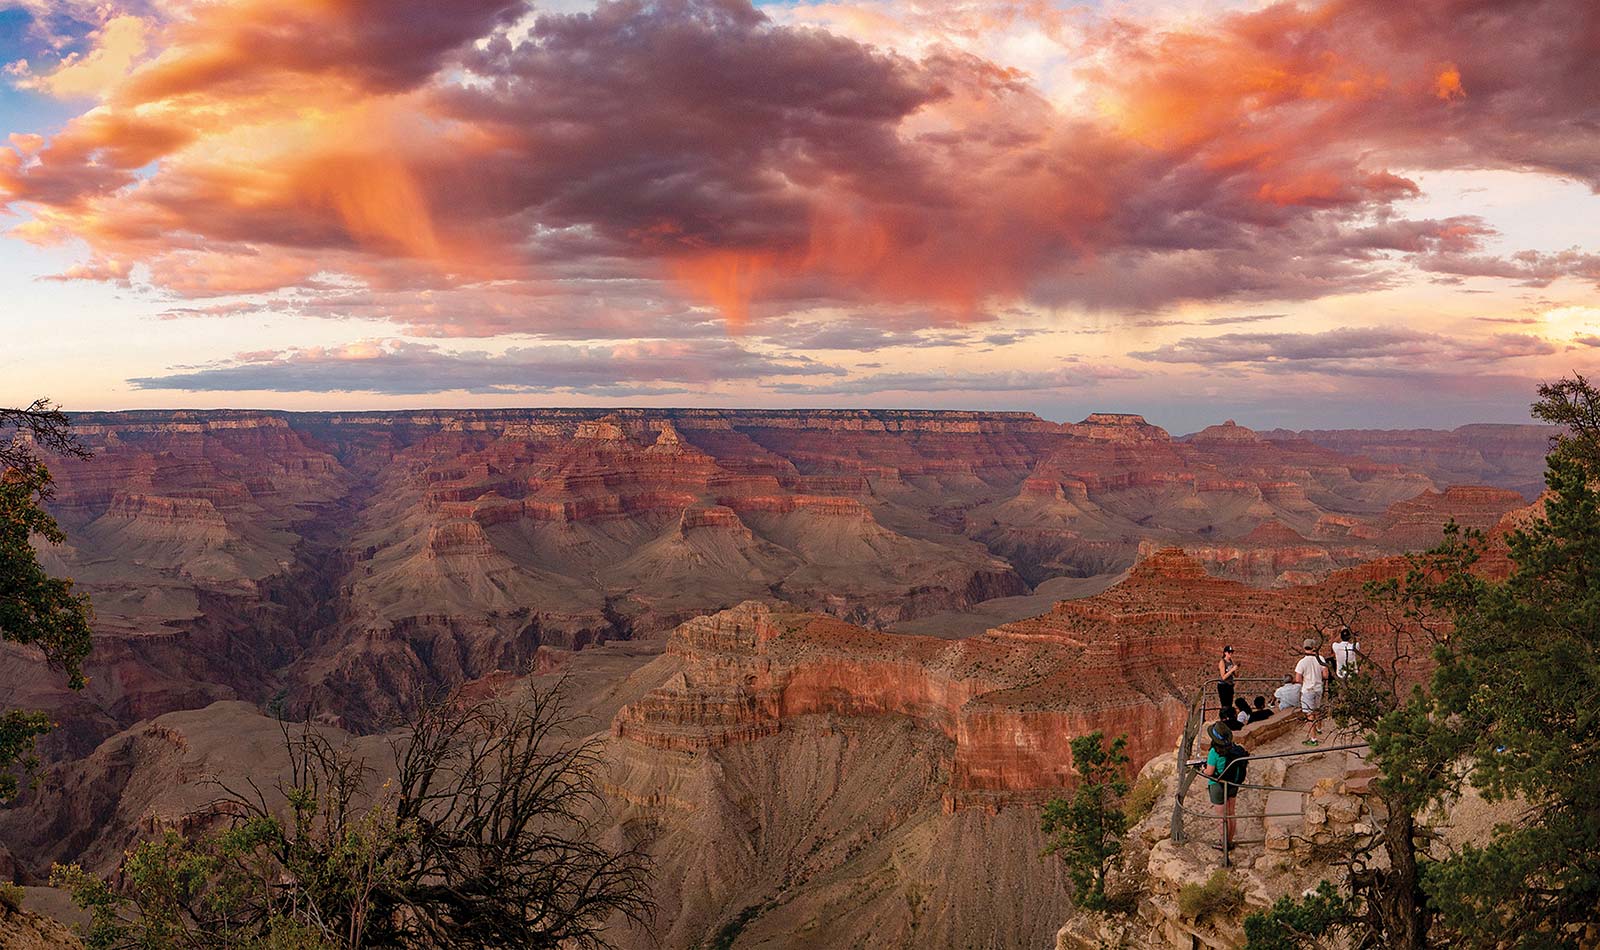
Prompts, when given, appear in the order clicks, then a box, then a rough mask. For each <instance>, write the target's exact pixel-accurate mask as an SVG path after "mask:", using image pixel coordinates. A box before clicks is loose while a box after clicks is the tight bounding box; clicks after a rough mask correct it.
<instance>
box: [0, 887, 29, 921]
mask: <svg viewBox="0 0 1600 950" xmlns="http://www.w3.org/2000/svg"><path fill="white" fill-rule="evenodd" d="M25 893H27V892H26V891H24V890H23V889H22V887H21V885H18V884H12V883H11V882H10V881H0V908H4V909H5V911H6V912H7V913H13V914H14V913H16V912H17V911H19V910H21V909H22V896H23V895H24V894H25Z"/></svg>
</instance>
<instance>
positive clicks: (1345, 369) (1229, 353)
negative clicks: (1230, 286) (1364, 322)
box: [1128, 327, 1557, 375]
mask: <svg viewBox="0 0 1600 950" xmlns="http://www.w3.org/2000/svg"><path fill="white" fill-rule="evenodd" d="M1556 351H1557V347H1556V345H1555V344H1554V343H1552V342H1551V341H1549V340H1547V339H1544V338H1543V337H1538V336H1533V335H1530V334H1516V333H1502V334H1496V335H1494V336H1491V337H1487V338H1483V339H1452V338H1449V337H1445V336H1442V335H1440V334H1437V333H1426V332H1423V331H1420V330H1410V329H1399V328H1385V327H1350V328H1345V329H1339V330H1327V331H1324V332H1321V333H1224V334H1221V335H1219V336H1212V337H1185V338H1184V339H1182V340H1179V341H1178V342H1176V343H1170V344H1167V345H1164V346H1160V347H1157V348H1155V349H1153V350H1145V351H1140V352H1134V353H1130V354H1128V355H1129V356H1132V357H1134V358H1136V359H1141V360H1146V361H1149V362H1158V363H1188V364H1195V365H1202V366H1210V367H1223V368H1248V369H1255V370H1261V371H1265V372H1301V371H1303V372H1314V373H1331V374H1344V375H1393V374H1405V375H1411V374H1418V373H1425V372H1430V371H1432V372H1452V371H1457V370H1458V369H1459V364H1462V363H1471V364H1481V365H1491V364H1495V363H1499V362H1501V361H1504V360H1512V359H1518V358H1521V357H1525V356H1547V355H1549V354H1552V353H1555V352H1556Z"/></svg>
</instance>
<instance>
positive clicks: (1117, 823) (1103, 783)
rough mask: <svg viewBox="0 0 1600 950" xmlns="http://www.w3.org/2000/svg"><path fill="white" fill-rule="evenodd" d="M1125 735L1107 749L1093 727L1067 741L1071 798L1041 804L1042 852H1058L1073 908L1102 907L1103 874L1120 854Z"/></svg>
mask: <svg viewBox="0 0 1600 950" xmlns="http://www.w3.org/2000/svg"><path fill="white" fill-rule="evenodd" d="M1127 744H1128V737H1127V736H1126V735H1121V736H1118V737H1117V738H1116V739H1114V740H1113V741H1112V742H1111V745H1110V746H1109V747H1108V746H1107V745H1106V743H1105V736H1104V734H1102V733H1101V732H1100V731H1099V730H1096V731H1094V732H1091V733H1089V734H1088V735H1084V736H1078V737H1076V738H1075V739H1073V740H1072V767H1073V768H1074V769H1076V770H1077V772H1078V787H1077V788H1076V789H1074V790H1073V793H1072V797H1071V798H1057V799H1053V800H1052V801H1050V802H1049V803H1048V804H1046V805H1045V807H1044V813H1043V827H1044V833H1045V834H1046V835H1047V836H1049V845H1048V846H1047V847H1046V848H1045V850H1044V853H1045V854H1059V855H1061V858H1062V860H1063V861H1065V862H1066V864H1067V873H1068V874H1069V875H1071V877H1072V883H1073V885H1074V886H1075V887H1076V888H1077V899H1078V904H1079V906H1082V907H1085V908H1087V909H1089V910H1105V909H1107V908H1108V907H1110V906H1111V901H1110V900H1109V899H1108V898H1107V896H1106V873H1107V871H1108V870H1109V869H1110V866H1111V862H1112V860H1113V859H1115V858H1116V856H1117V855H1118V854H1120V853H1121V852H1122V835H1123V833H1124V832H1126V831H1127V830H1128V819H1127V816H1126V815H1125V814H1124V813H1123V810H1122V797H1123V796H1124V795H1126V794H1128V780H1127V778H1126V777H1125V776H1126V773H1127V767H1128V756H1127V753H1126V752H1125V751H1124V750H1125V748H1126V746H1127Z"/></svg>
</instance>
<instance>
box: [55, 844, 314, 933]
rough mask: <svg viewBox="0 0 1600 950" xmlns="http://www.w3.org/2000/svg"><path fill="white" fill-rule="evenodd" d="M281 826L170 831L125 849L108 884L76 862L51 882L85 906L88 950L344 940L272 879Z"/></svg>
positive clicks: (276, 873)
mask: <svg viewBox="0 0 1600 950" xmlns="http://www.w3.org/2000/svg"><path fill="white" fill-rule="evenodd" d="M282 837H283V828H282V826H281V825H279V824H278V823H277V822H275V821H273V820H271V819H256V820H252V821H247V822H244V823H242V824H240V825H238V826H236V827H234V828H232V829H229V830H228V831H226V832H224V833H222V834H220V835H217V836H215V837H212V838H208V839H205V840H201V841H191V840H189V839H187V838H185V837H183V836H182V835H180V834H178V833H177V832H175V831H168V832H167V833H166V834H165V835H163V836H162V837H160V838H157V839H155V840H153V841H146V842H144V843H143V844H141V845H139V846H138V847H137V848H135V849H134V850H133V851H131V852H129V853H128V855H127V857H126V859H125V860H124V862H123V866H122V878H123V882H124V883H123V886H122V887H121V888H120V889H118V890H112V889H111V887H109V886H108V885H107V884H106V883H105V882H104V881H102V880H100V879H99V878H98V877H95V876H94V875H92V874H88V873H87V872H85V871H84V870H83V869H82V868H80V867H78V866H77V865H65V866H63V865H57V866H56V867H55V868H54V869H53V870H52V871H51V874H50V883H51V885H52V886H54V887H60V888H64V889H66V890H67V891H69V892H70V893H71V894H72V899H73V902H74V903H76V904H77V905H78V906H79V907H81V908H83V909H85V910H87V911H88V912H89V916H90V919H89V926H88V931H87V933H86V935H85V936H86V940H85V944H86V945H87V947H88V948H89V950H157V948H162V947H179V946H187V947H203V948H215V950H332V948H335V947H341V946H344V945H345V944H343V943H341V942H339V941H338V940H337V939H335V937H334V935H333V934H330V933H329V932H328V931H327V928H326V927H324V926H322V925H321V923H320V922H319V921H318V920H317V911H318V905H317V897H320V895H310V894H307V893H302V892H296V891H294V890H292V889H290V888H285V887H281V886H279V885H280V884H281V883H282V882H283V881H284V880H285V875H283V874H282V873H280V872H281V870H282V869H281V868H280V867H279V866H278V865H276V863H275V862H274V861H273V860H272V859H271V857H270V852H271V850H272V848H273V846H274V845H275V844H281V841H282Z"/></svg>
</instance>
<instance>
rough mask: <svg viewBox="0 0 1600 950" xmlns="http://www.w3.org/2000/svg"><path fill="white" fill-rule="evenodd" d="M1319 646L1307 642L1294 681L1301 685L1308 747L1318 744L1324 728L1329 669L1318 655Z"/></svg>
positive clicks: (1301, 699) (1302, 708)
mask: <svg viewBox="0 0 1600 950" xmlns="http://www.w3.org/2000/svg"><path fill="white" fill-rule="evenodd" d="M1317 646H1318V643H1317V641H1316V640H1306V642H1305V643H1304V645H1303V652H1304V654H1305V655H1304V656H1302V657H1300V662H1299V663H1296V664H1295V666H1294V681H1295V682H1296V683H1299V684H1300V711H1301V712H1303V713H1305V716H1306V729H1307V731H1308V732H1309V738H1307V739H1306V741H1305V744H1306V745H1316V744H1317V731H1318V730H1319V729H1320V728H1321V726H1322V689H1323V685H1324V683H1323V675H1324V672H1325V670H1326V669H1327V668H1326V667H1324V666H1323V665H1322V658H1321V657H1320V656H1318V655H1317Z"/></svg>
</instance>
